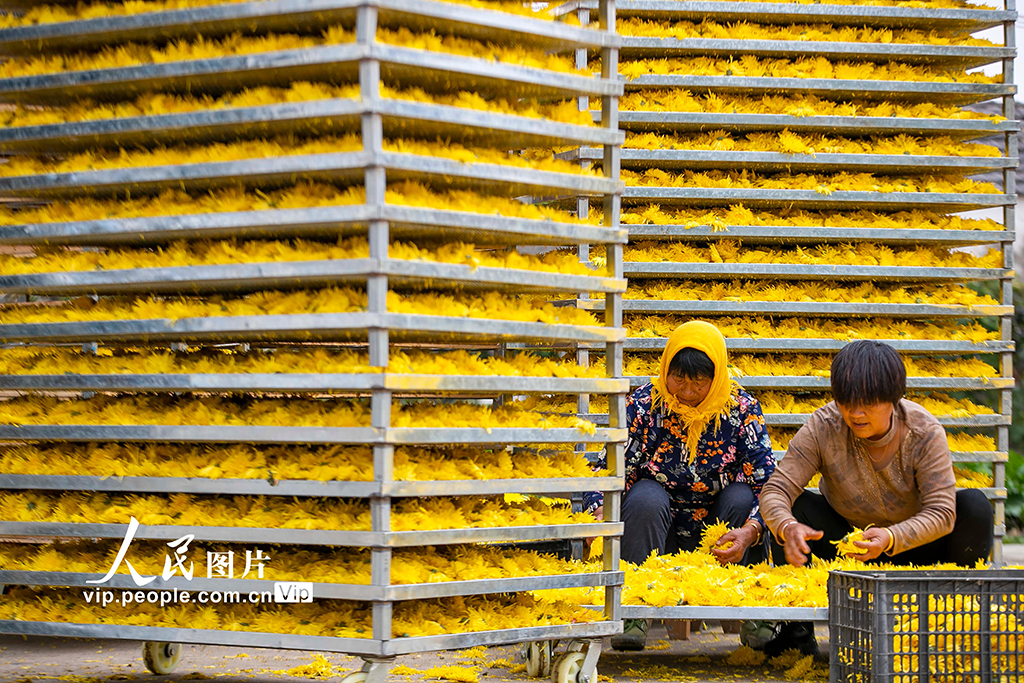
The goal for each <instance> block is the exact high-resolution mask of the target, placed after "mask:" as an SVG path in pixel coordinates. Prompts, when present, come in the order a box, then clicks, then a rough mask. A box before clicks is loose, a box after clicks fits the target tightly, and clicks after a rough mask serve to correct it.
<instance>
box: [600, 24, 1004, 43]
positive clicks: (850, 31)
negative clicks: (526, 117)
mask: <svg viewBox="0 0 1024 683" xmlns="http://www.w3.org/2000/svg"><path fill="white" fill-rule="evenodd" d="M615 28H616V29H617V30H618V31H619V33H621V34H622V35H624V36H630V37H643V38H677V39H679V40H686V39H687V38H699V39H704V40H729V41H734V40H773V41H774V40H779V41H800V42H828V43H883V44H886V45H890V44H916V45H975V46H985V47H995V45H994V43H992V41H989V40H984V39H981V38H973V37H971V35H970V34H967V33H954V32H944V31H934V30H933V31H927V32H926V31H920V30H916V29H900V28H895V29H894V28H891V27H884V28H873V27H871V26H843V25H836V26H833V25H832V24H789V25H773V24H768V23H753V22H748V21H737V22H733V23H729V24H723V23H719V22H717V21H712V20H710V19H705V20H704V21H702V22H699V23H698V22H692V21H658V20H644V19H639V18H632V17H631V18H626V19H621V20H619V22H618V23H617V24H616V25H615Z"/></svg>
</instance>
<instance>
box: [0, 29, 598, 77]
mask: <svg viewBox="0 0 1024 683" xmlns="http://www.w3.org/2000/svg"><path fill="white" fill-rule="evenodd" d="M354 40H355V33H353V32H352V31H351V30H349V29H348V28H346V27H344V26H341V25H335V26H329V27H328V28H326V29H324V30H323V32H322V33H321V35H320V36H311V35H298V34H294V33H270V34H267V35H262V36H255V37H248V36H243V35H242V34H241V33H234V34H231V35H229V36H225V37H224V38H213V39H210V38H205V37H203V36H198V37H196V38H194V39H187V38H181V39H178V40H175V41H171V42H169V43H167V44H166V45H165V46H163V47H158V46H155V45H152V44H148V43H124V44H122V45H118V46H116V47H107V48H104V49H102V50H100V51H99V52H76V53H68V54H55V55H44V56H36V57H25V58H13V59H9V60H7V61H5V62H4V63H3V64H2V65H0V77H2V78H14V77H19V76H38V75H40V74H51V73H61V72H68V71H91V70H96V69H116V68H123V67H129V66H140V65H144V64H165V63H168V62H182V61H190V60H201V59H216V58H218V57H227V56H238V55H250V54H259V53H267V52H277V51H281V50H298V49H309V48H316V47H326V46H330V45H340V44H344V43H351V42H353V41H354ZM377 40H378V41H379V42H381V43H385V44H388V45H394V46H398V47H407V48H413V49H416V50H428V51H431V52H442V53H446V54H453V55H460V56H463V57H472V58H476V59H486V60H488V61H491V62H500V63H504V64H513V65H517V66H525V67H529V68H534V69H544V70H548V71H559V72H563V73H577V74H579V75H589V73H588V72H586V71H580V70H577V69H576V68H575V65H574V63H573V60H572V59H571V58H569V57H566V56H563V55H557V54H550V53H546V52H544V51H543V50H538V49H532V48H526V47H522V46H508V45H501V44H496V43H485V42H481V41H477V40H469V39H466V38H459V37H457V36H441V35H438V34H436V33H433V32H430V33H414V32H412V31H410V30H409V29H407V28H405V27H401V28H399V29H397V30H391V29H387V28H378V29H377Z"/></svg>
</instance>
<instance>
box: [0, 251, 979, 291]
mask: <svg viewBox="0 0 1024 683" xmlns="http://www.w3.org/2000/svg"><path fill="white" fill-rule="evenodd" d="M599 272H600V271H594V273H595V274H594V275H567V274H563V273H552V272H546V271H539V270H523V269H515V268H496V267H488V266H479V267H476V268H474V267H473V266H469V265H463V264H457V263H441V262H430V261H410V260H402V259H390V258H389V259H371V258H359V259H332V260H320V261H269V262H255V263H231V264H224V265H212V266H172V267H168V268H133V269H130V270H86V271H70V272H52V273H36V274H27V275H10V276H3V275H0V292H2V293H8V294H52V295H64V294H67V295H74V294H90V293H95V294H151V293H168V294H170V293H185V294H188V293H198V292H232V291H254V290H260V289H295V288H310V287H329V286H331V285H342V284H354V285H358V286H363V285H365V283H366V280H367V278H369V277H372V276H375V275H386V276H388V287H389V288H390V289H402V290H406V289H414V290H415V289H425V288H430V289H454V290H467V291H479V290H497V291H501V292H510V293H514V292H586V291H591V292H611V293H614V292H624V291H626V281H625V280H623V279H616V278H610V277H606V276H602V275H599V274H598V273H599ZM997 277H998V276H997Z"/></svg>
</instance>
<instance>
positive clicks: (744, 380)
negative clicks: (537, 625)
mask: <svg viewBox="0 0 1024 683" xmlns="http://www.w3.org/2000/svg"><path fill="white" fill-rule="evenodd" d="M734 379H735V380H736V381H737V382H739V383H740V386H742V387H743V388H744V389H796V390H800V391H831V388H832V384H831V382H830V381H829V378H828V377H808V376H805V375H787V376H778V375H774V376H764V377H762V376H756V375H744V376H742V377H735V378H734ZM650 381H651V378H650V377H649V376H647V377H643V376H637V375H633V376H630V377H629V386H630V387H639V386H643V385H644V384H647V383H648V382H650ZM0 386H3V385H2V384H0ZM907 388H908V389H927V390H937V391H970V390H980V391H984V390H988V389H1012V388H1013V378H1012V377H908V378H907Z"/></svg>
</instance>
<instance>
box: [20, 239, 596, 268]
mask: <svg viewBox="0 0 1024 683" xmlns="http://www.w3.org/2000/svg"><path fill="white" fill-rule="evenodd" d="M388 256H389V258H394V259H401V260H405V261H428V262H434V263H451V264H458V265H467V266H470V267H472V268H474V269H475V268H477V267H486V268H511V269H516V270H536V271H543V272H548V273H566V274H572V275H602V273H601V271H598V270H593V269H591V268H589V267H587V266H585V265H583V264H582V263H580V260H579V257H578V256H577V255H576V254H574V253H569V252H568V251H550V252H548V253H546V254H544V255H540V256H535V255H532V254H520V253H519V252H518V251H515V250H501V251H493V250H483V249H478V248H477V247H476V246H475V245H472V244H467V243H465V242H452V243H448V244H444V245H441V246H438V247H434V248H423V247H419V246H417V245H416V244H414V243H412V242H398V241H396V242H392V243H391V244H390V245H389V248H388ZM369 257H370V244H369V241H368V240H367V239H366V238H365V237H349V238H341V239H337V240H335V241H334V242H320V241H315V240H303V239H295V240H235V239H229V240H203V241H194V242H185V241H180V242H172V243H170V244H167V245H165V246H156V247H153V248H147V249H126V248H116V249H109V250H107V251H94V250H90V251H83V250H81V249H80V248H71V249H53V248H51V249H47V248H40V249H37V253H36V255H34V256H30V257H25V256H16V255H13V254H0V272H2V273H4V274H5V275H19V274H23V273H50V272H55V271H61V272H67V271H84V270H127V269H133V268H167V267H173V266H208V265H224V264H238V263H264V262H278V263H280V262H290V261H330V260H335V259H365V258H369Z"/></svg>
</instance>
